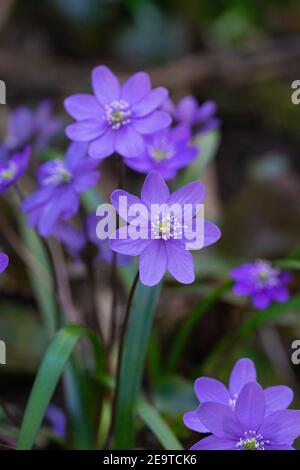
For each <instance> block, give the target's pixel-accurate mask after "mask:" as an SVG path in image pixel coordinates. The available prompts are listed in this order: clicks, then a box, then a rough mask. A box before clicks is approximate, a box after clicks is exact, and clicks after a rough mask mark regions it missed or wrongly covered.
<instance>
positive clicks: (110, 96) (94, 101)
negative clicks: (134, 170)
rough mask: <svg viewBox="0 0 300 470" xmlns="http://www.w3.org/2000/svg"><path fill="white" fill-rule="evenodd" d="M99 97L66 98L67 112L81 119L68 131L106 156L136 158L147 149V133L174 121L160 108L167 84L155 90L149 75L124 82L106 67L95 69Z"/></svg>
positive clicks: (96, 155) (92, 150) (94, 154)
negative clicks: (152, 87) (118, 155)
mask: <svg viewBox="0 0 300 470" xmlns="http://www.w3.org/2000/svg"><path fill="white" fill-rule="evenodd" d="M92 84H93V90H94V93H95V96H93V95H89V94H77V95H73V96H70V97H69V98H67V99H66V100H65V108H66V110H67V112H68V113H69V114H70V115H71V116H72V117H73V118H75V119H76V120H77V122H76V123H73V124H70V125H69V126H68V127H67V129H66V133H67V136H68V137H69V138H70V139H71V140H75V141H85V142H89V143H90V145H89V148H88V152H89V155H90V156H91V157H93V158H97V159H103V158H106V157H108V156H109V155H111V154H112V153H114V152H117V153H119V154H120V155H122V156H124V157H128V158H131V157H136V156H138V155H140V154H141V153H142V152H144V149H145V143H144V136H145V135H147V134H151V133H153V132H156V131H158V130H160V129H164V128H165V127H167V126H169V124H170V123H171V118H170V116H169V114H167V113H166V112H165V111H161V110H158V108H159V107H160V106H161V105H162V103H163V102H164V101H165V100H166V98H167V96H168V91H167V90H166V89H165V88H163V87H158V88H154V89H151V81H150V77H149V75H148V74H146V73H144V72H138V73H136V74H134V75H132V76H131V77H130V78H129V79H128V80H127V81H126V82H125V83H124V84H123V85H120V82H119V80H118V78H117V77H116V75H114V74H113V73H112V71H111V70H110V69H109V68H108V67H106V66H99V67H96V68H95V69H94V70H93V71H92Z"/></svg>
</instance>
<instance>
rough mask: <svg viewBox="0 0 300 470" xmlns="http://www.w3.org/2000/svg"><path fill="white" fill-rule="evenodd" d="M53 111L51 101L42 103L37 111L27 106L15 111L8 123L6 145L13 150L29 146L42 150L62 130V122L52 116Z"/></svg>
mask: <svg viewBox="0 0 300 470" xmlns="http://www.w3.org/2000/svg"><path fill="white" fill-rule="evenodd" d="M52 109H53V105H52V102H51V101H50V100H44V101H42V102H41V103H40V104H39V105H38V107H37V109H36V110H35V111H32V110H31V109H29V108H27V107H26V106H19V107H17V108H16V109H14V110H13V111H12V113H11V115H10V118H9V121H8V132H7V137H6V139H5V145H7V147H8V148H10V149H12V150H15V149H19V148H21V147H23V146H24V145H27V144H30V145H31V146H32V147H34V148H35V149H36V150H40V149H42V148H43V147H44V146H45V145H47V144H48V142H49V140H50V139H51V138H52V137H53V136H54V135H55V134H56V133H57V132H58V131H60V130H61V128H62V120H61V119H60V118H58V117H56V116H54V115H53V114H52Z"/></svg>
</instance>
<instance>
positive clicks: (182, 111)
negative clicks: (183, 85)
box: [163, 96, 220, 134]
mask: <svg viewBox="0 0 300 470" xmlns="http://www.w3.org/2000/svg"><path fill="white" fill-rule="evenodd" d="M163 108H164V109H165V110H166V111H167V112H168V113H170V115H171V116H172V118H173V119H174V120H175V121H177V122H179V123H182V124H186V125H187V126H188V127H190V128H195V130H196V131H197V132H196V133H198V134H205V133H206V132H209V131H211V130H213V129H216V128H218V127H219V126H220V119H218V118H217V117H216V116H215V114H216V112H217V105H216V103H215V102H214V101H206V102H205V103H203V104H202V105H199V103H198V101H197V100H196V98H195V97H194V96H185V97H184V98H182V99H181V100H180V101H179V103H178V104H177V105H175V104H174V102H173V101H172V100H171V99H170V98H168V99H167V100H166V101H165V103H164V105H163Z"/></svg>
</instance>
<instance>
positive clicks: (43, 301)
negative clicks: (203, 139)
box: [18, 214, 57, 339]
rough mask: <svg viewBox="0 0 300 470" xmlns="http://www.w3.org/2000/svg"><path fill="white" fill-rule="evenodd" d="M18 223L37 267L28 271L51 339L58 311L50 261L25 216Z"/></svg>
mask: <svg viewBox="0 0 300 470" xmlns="http://www.w3.org/2000/svg"><path fill="white" fill-rule="evenodd" d="M18 221H19V226H20V232H21V235H22V238H23V241H24V243H25V245H26V247H27V249H28V252H29V254H30V256H31V257H32V258H33V261H34V264H35V266H36V269H35V270H34V269H28V276H29V279H30V282H31V285H32V288H33V292H34V295H35V298H36V301H37V304H38V307H39V310H40V312H41V314H42V318H43V324H44V328H45V331H46V335H47V337H48V339H51V338H52V337H53V335H54V333H55V330H56V319H57V310H56V303H55V292H54V286H53V281H52V273H51V268H50V261H49V258H48V255H47V252H46V250H45V248H44V246H43V243H42V241H41V239H40V238H39V236H38V235H37V234H36V232H35V231H34V230H32V229H31V228H29V227H28V224H27V222H26V220H25V218H24V216H23V214H18Z"/></svg>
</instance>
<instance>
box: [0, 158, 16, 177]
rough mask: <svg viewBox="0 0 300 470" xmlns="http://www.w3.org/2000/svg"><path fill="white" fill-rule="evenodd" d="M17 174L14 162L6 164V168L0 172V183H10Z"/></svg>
mask: <svg viewBox="0 0 300 470" xmlns="http://www.w3.org/2000/svg"><path fill="white" fill-rule="evenodd" d="M16 172H17V165H16V164H15V162H8V163H7V166H6V168H3V170H1V171H0V181H10V180H12V179H13V178H14V176H15V174H16Z"/></svg>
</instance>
